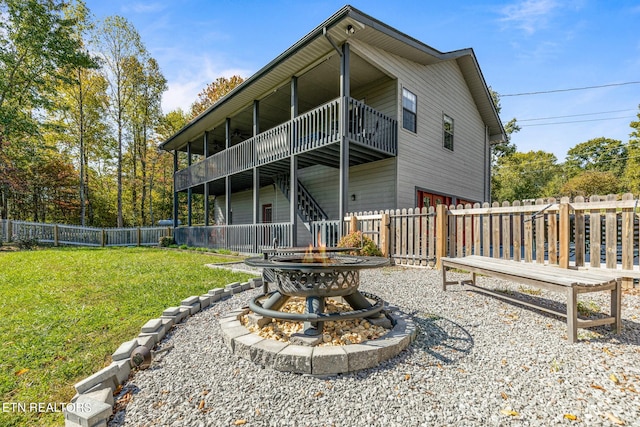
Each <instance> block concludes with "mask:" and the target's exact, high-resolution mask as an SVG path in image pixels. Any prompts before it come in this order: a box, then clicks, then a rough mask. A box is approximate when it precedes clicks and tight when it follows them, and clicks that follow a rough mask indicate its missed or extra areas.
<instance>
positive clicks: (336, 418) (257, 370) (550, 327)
mask: <svg viewBox="0 0 640 427" xmlns="http://www.w3.org/2000/svg"><path fill="white" fill-rule="evenodd" d="M460 277H461V278H462V277H466V275H465V276H462V275H461V276H460ZM480 280H481V281H482V283H484V284H485V285H490V286H492V287H495V288H496V289H499V290H501V291H505V292H512V291H524V293H523V296H524V297H525V298H538V299H540V298H542V299H543V300H544V301H545V303H547V304H550V305H556V306H557V305H560V306H562V305H564V300H563V299H562V298H564V296H563V295H562V296H561V295H557V294H553V293H546V292H542V294H541V295H537V293H538V292H539V291H537V290H535V291H528V290H527V289H526V288H523V287H521V286H520V285H517V284H511V283H509V282H506V281H501V280H497V279H491V278H485V277H482V278H480ZM360 288H361V289H363V290H365V291H368V292H371V293H374V294H376V295H378V296H380V297H382V298H383V299H385V300H386V301H387V302H388V303H389V304H391V305H394V306H397V307H399V308H400V310H402V311H403V312H405V313H407V314H409V315H410V316H411V317H412V319H413V320H414V322H415V323H416V324H417V325H418V337H417V339H416V341H415V342H414V343H413V344H412V345H411V346H410V347H409V348H408V349H407V350H405V351H404V352H402V353H401V354H400V355H399V356H397V357H395V358H393V359H391V360H389V361H387V362H385V363H383V364H381V365H380V366H378V367H377V368H373V369H367V370H363V371H358V372H356V373H351V374H343V375H336V376H330V377H322V378H318V377H312V376H304V375H296V374H289V373H283V372H278V371H274V370H272V369H268V368H262V367H260V366H258V365H256V364H254V363H252V362H249V361H246V360H244V359H240V358H238V357H237V356H235V355H233V354H232V353H231V351H230V350H229V349H228V348H227V347H226V346H225V345H224V343H223V341H222V336H221V332H220V327H219V324H218V321H217V318H218V317H219V316H220V315H222V314H225V313H227V312H228V311H229V310H231V309H234V308H238V307H242V306H245V305H247V304H248V301H249V299H250V298H251V297H252V296H255V295H256V294H257V293H259V292H260V290H259V289H253V290H249V291H246V292H243V293H240V294H237V295H234V296H233V297H231V298H229V299H227V300H225V301H222V302H218V303H216V304H214V305H212V306H211V307H210V308H208V309H206V310H203V311H202V312H200V313H197V314H196V315H194V316H192V317H191V318H189V319H188V320H187V321H186V322H185V323H183V324H180V325H177V326H176V327H174V329H173V330H172V331H171V332H170V333H169V334H168V335H167V337H166V338H165V339H164V340H163V341H162V343H161V344H160V348H169V347H171V346H173V347H172V348H170V349H169V350H168V351H166V352H163V353H159V354H158V355H157V358H156V360H155V361H154V363H153V365H152V366H151V368H149V369H147V370H144V371H139V372H138V373H136V374H135V376H133V378H132V379H131V380H130V381H129V382H128V383H127V384H126V385H125V386H124V388H123V390H122V392H121V393H120V394H119V395H118V396H117V397H116V400H119V402H120V403H119V404H117V406H118V408H119V410H118V411H117V413H116V414H115V416H114V417H113V419H112V420H111V421H110V424H109V425H110V426H171V425H175V426H186V425H188V426H238V425H245V426H451V425H456V426H551V425H584V426H615V425H627V426H633V425H640V293H639V292H637V289H636V290H635V291H625V293H624V295H623V305H622V317H623V331H622V333H621V334H619V335H614V334H612V333H611V332H610V331H609V329H608V328H607V327H599V328H593V329H589V330H585V329H579V332H578V337H579V342H578V343H577V344H569V343H568V342H567V340H566V335H567V330H566V323H565V321H564V319H562V318H557V317H554V316H551V315H547V314H545V313H542V312H539V311H535V310H532V309H528V308H522V307H520V306H516V305H514V304H510V303H506V302H503V301H501V300H499V299H497V298H492V297H488V296H485V295H481V294H478V293H474V292H471V291H465V290H462V289H460V288H459V287H457V286H455V287H452V288H450V289H449V290H448V291H447V292H443V291H442V290H441V274H440V272H439V271H436V270H426V269H417V268H401V267H389V268H384V269H378V270H368V271H364V272H362V273H361V286H360ZM581 305H582V306H583V307H587V308H588V307H591V308H598V307H600V308H603V309H604V310H605V311H606V310H607V309H608V301H607V297H606V296H605V295H602V296H600V295H596V294H589V295H588V298H587V299H584V301H583V303H582V304H581Z"/></svg>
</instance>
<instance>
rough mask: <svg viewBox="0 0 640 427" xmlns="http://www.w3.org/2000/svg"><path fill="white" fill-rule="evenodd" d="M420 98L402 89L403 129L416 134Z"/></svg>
mask: <svg viewBox="0 0 640 427" xmlns="http://www.w3.org/2000/svg"><path fill="white" fill-rule="evenodd" d="M417 111H418V98H416V96H415V95H414V94H413V93H411V92H410V91H408V90H407V89H405V88H402V127H403V128H405V129H407V130H410V131H411V132H416V116H417Z"/></svg>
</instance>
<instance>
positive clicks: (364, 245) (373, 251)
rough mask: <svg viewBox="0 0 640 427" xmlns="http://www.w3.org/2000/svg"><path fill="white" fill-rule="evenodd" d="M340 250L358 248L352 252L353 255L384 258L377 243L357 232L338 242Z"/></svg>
mask: <svg viewBox="0 0 640 427" xmlns="http://www.w3.org/2000/svg"><path fill="white" fill-rule="evenodd" d="M338 247H339V248H358V250H357V251H352V253H351V255H364V256H382V251H380V249H378V246H376V244H375V242H374V241H373V240H371V239H370V238H369V237H367V236H365V235H363V234H362V231H355V232H353V233H349V234H347V235H346V236H343V237H342V239H340V241H339V242H338Z"/></svg>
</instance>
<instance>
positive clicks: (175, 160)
mask: <svg viewBox="0 0 640 427" xmlns="http://www.w3.org/2000/svg"><path fill="white" fill-rule="evenodd" d="M176 173H178V150H173V228H178V191H176ZM9 237H11V236H9Z"/></svg>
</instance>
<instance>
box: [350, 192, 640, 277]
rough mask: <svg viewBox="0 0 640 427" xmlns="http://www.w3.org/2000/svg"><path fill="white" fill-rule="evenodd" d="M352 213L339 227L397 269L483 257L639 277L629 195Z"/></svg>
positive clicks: (637, 231) (633, 201)
mask: <svg viewBox="0 0 640 427" xmlns="http://www.w3.org/2000/svg"><path fill="white" fill-rule="evenodd" d="M618 199H619V197H618V196H617V195H608V196H591V197H589V198H588V199H585V198H584V197H576V198H575V199H574V200H573V201H571V200H570V199H569V198H562V199H560V200H556V199H553V198H550V199H538V200H535V201H525V202H519V201H515V202H513V203H509V202H503V203H497V202H494V203H492V204H489V203H484V204H478V203H477V204H475V205H466V206H462V205H458V206H444V205H439V206H437V208H436V209H435V210H434V208H433V207H431V208H429V209H427V208H422V209H420V208H413V209H399V210H386V211H371V212H354V213H350V214H348V216H347V217H345V218H344V222H343V224H344V227H343V229H344V230H348V231H354V230H360V231H362V232H363V234H364V235H367V236H368V237H370V238H372V239H373V240H374V241H375V242H376V244H377V245H378V247H380V249H381V250H382V251H383V253H384V254H385V255H386V256H389V257H390V258H391V259H392V261H393V262H394V263H395V264H400V265H415V266H436V265H437V260H438V259H439V258H440V257H442V256H455V257H461V256H465V255H472V254H473V255H481V256H487V257H494V258H502V259H511V260H515V261H522V262H527V263H534V262H535V263H545V264H555V265H559V266H561V267H564V268H606V269H618V270H622V271H623V274H626V276H623V277H626V279H625V281H624V285H625V286H626V287H628V286H630V284H631V283H632V280H634V279H635V280H637V279H638V278H640V266H639V256H638V251H639V248H640V215H639V212H638V199H637V198H635V197H634V196H633V195H632V194H624V195H623V196H622V198H621V200H618Z"/></svg>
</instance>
